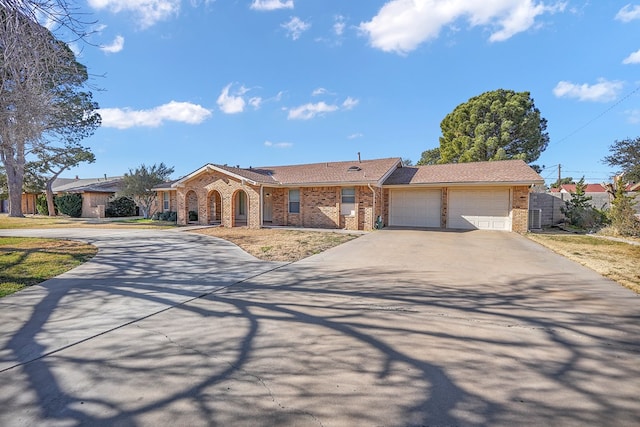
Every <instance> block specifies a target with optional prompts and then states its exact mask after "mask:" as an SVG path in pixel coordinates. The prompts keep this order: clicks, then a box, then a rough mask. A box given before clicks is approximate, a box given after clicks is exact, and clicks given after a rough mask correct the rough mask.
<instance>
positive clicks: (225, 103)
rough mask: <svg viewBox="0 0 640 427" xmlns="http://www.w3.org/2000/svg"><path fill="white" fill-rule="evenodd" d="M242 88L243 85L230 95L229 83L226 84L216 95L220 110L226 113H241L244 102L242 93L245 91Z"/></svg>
mask: <svg viewBox="0 0 640 427" xmlns="http://www.w3.org/2000/svg"><path fill="white" fill-rule="evenodd" d="M244 89H245V88H244V86H242V87H241V88H240V90H239V92H237V93H236V94H234V95H230V94H229V91H230V90H231V83H229V84H228V85H226V86H225V87H224V88H223V89H222V92H221V93H220V96H219V97H218V106H219V107H220V111H222V112H223V113H226V114H236V113H242V112H243V111H244V106H245V104H246V102H245V101H244V99H243V98H242V95H243V94H244V93H245V92H244V91H243V90H244Z"/></svg>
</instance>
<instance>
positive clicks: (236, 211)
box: [232, 190, 249, 227]
mask: <svg viewBox="0 0 640 427" xmlns="http://www.w3.org/2000/svg"><path fill="white" fill-rule="evenodd" d="M232 206H233V216H232V218H233V227H240V226H244V225H247V218H248V215H249V197H247V193H246V192H245V191H244V190H238V191H236V192H235V193H234V195H233V205H232Z"/></svg>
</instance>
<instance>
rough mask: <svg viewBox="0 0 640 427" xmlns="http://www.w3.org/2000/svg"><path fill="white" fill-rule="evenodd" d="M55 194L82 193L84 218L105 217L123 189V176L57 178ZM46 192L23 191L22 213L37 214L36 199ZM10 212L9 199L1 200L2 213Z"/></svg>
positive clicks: (54, 183)
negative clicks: (113, 198)
mask: <svg viewBox="0 0 640 427" xmlns="http://www.w3.org/2000/svg"><path fill="white" fill-rule="evenodd" d="M51 189H52V190H53V194H54V195H58V194H64V193H79V194H82V214H81V215H80V216H81V217H82V218H104V217H105V208H106V206H107V205H108V204H109V199H110V198H112V197H113V196H114V195H115V194H116V193H117V192H118V191H120V190H121V189H122V177H121V176H112V177H107V176H105V177H104V178H78V177H76V178H56V179H55V180H54V181H53V183H52V188H51ZM41 194H44V193H22V213H23V214H31V215H35V214H37V213H38V211H37V209H36V199H37V198H38V196H40V195H41ZM1 212H9V201H8V200H0V213H1Z"/></svg>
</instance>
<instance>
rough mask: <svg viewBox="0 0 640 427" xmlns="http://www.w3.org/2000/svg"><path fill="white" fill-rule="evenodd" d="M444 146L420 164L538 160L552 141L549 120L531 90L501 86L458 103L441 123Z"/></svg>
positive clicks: (427, 152)
mask: <svg viewBox="0 0 640 427" xmlns="http://www.w3.org/2000/svg"><path fill="white" fill-rule="evenodd" d="M440 128H441V130H442V136H441V137H440V147H439V148H437V149H432V150H427V151H425V152H424V153H423V155H422V158H421V159H420V161H419V164H434V163H464V162H479V161H487V160H506V159H522V160H524V161H525V162H527V163H531V162H533V161H535V160H536V159H537V158H538V157H540V154H541V153H542V152H543V151H544V150H545V149H546V147H547V145H548V144H549V135H548V133H547V132H546V129H547V121H546V119H544V118H542V117H541V115H540V110H538V109H537V108H536V106H535V104H534V102H533V99H532V98H531V96H530V94H529V92H515V91H513V90H505V89H498V90H494V91H491V92H485V93H483V94H481V95H478V96H475V97H473V98H471V99H469V100H468V101H467V102H465V103H463V104H460V105H458V106H457V107H456V108H455V109H454V110H453V111H452V112H451V113H449V114H448V115H447V116H446V117H445V118H444V119H443V120H442V123H440Z"/></svg>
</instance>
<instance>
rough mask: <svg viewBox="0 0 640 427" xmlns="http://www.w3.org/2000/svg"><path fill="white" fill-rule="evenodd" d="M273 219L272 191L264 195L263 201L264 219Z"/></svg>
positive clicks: (267, 220)
mask: <svg viewBox="0 0 640 427" xmlns="http://www.w3.org/2000/svg"><path fill="white" fill-rule="evenodd" d="M272 219H273V196H272V195H271V193H266V194H265V195H264V200H263V202H262V220H263V221H264V222H271V221H272Z"/></svg>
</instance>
